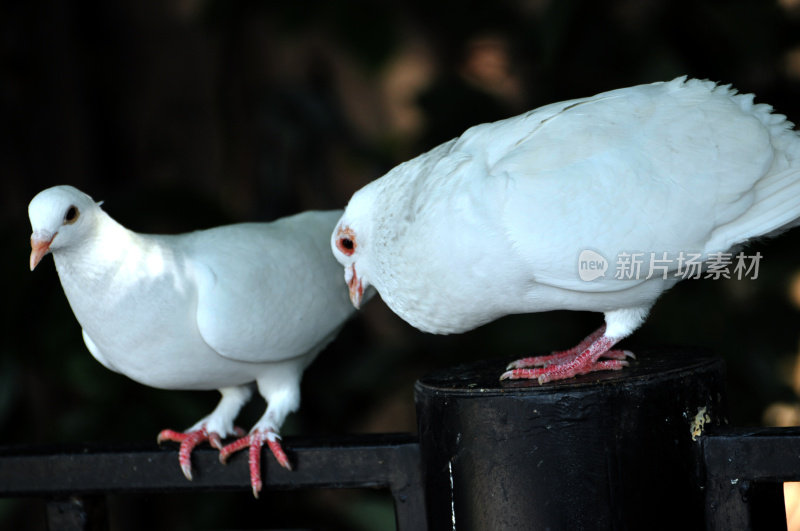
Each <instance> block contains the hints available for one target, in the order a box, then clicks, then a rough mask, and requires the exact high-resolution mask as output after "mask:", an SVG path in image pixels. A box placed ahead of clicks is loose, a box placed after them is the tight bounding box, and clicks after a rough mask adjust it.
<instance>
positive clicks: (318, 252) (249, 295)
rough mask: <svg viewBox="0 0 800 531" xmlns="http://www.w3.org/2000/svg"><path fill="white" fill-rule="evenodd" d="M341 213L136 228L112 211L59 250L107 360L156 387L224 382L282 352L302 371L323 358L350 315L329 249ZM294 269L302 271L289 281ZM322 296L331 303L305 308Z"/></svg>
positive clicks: (280, 358)
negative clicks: (201, 227) (175, 231)
mask: <svg viewBox="0 0 800 531" xmlns="http://www.w3.org/2000/svg"><path fill="white" fill-rule="evenodd" d="M339 215H340V214H339V213H338V212H335V211H334V212H325V213H306V214H303V215H301V216H299V217H297V216H296V217H293V218H285V219H282V220H279V221H277V222H274V223H272V224H255V223H253V224H239V225H232V226H226V227H218V228H215V229H209V230H205V231H198V232H194V233H190V234H184V235H178V236H161V235H143V234H136V233H134V232H131V231H129V230H127V229H125V228H124V227H122V226H121V225H119V224H118V223H116V222H115V221H114V220H113V219H111V218H110V217H108V216H107V215H106V214H105V213H104V212H102V211H101V212H100V213H99V214H98V216H102V219H103V222H102V224H103V230H102V231H100V232H101V233H100V234H97V235H96V237H94V238H91V239H89V240H87V241H86V243H85V245H84V246H76V247H73V248H70V249H69V250H68V251H66V252H58V253H54V258H55V263H56V269H57V270H58V274H59V278H60V279H61V283H62V286H63V288H64V292H65V293H66V295H67V299H68V300H69V302H70V306H71V307H72V310H73V312H74V313H75V316H76V318H77V319H78V322H79V323H80V324H81V327H82V328H83V331H84V334H85V338H87V346H88V347H89V350H90V352H92V354H93V355H94V356H95V357H96V358H97V359H98V360H99V361H100V362H101V363H103V365H105V366H106V367H108V368H109V369H111V370H114V371H116V372H119V373H122V374H125V375H126V376H128V377H130V378H131V379H133V380H136V381H137V382H140V383H143V384H145V385H150V386H153V387H159V388H164V389H217V388H220V387H229V386H231V385H241V384H242V383H247V382H251V381H255V380H257V379H258V376H259V375H260V374H261V373H269V372H270V371H271V370H273V369H274V368H275V366H276V365H277V364H280V363H282V362H289V363H288V365H300V367H299V369H300V373H302V370H303V369H304V368H305V366H306V365H307V364H308V363H310V361H311V359H308V360H307V361H303V358H313V356H314V355H315V354H316V353H317V352H318V351H319V350H321V348H323V347H324V346H325V344H326V343H327V342H328V341H329V340H331V339H333V337H332V336H333V335H335V333H336V331H337V330H338V328H339V327H340V326H341V325H342V324H343V322H344V321H345V319H346V318H347V317H348V316H349V315H350V313H351V312H352V308H349V306H350V305H349V303H348V301H347V296H346V292H345V291H344V289H337V288H341V286H339V282H337V284H336V285H334V284H333V283H332V282H331V281H330V277H331V276H332V275H331V274H330V269H331V262H332V260H328V257H327V256H326V255H325V254H323V252H322V251H327V236H328V235H327V233H326V232H327V230H326V229H328V228H329V227H331V226H333V224H334V223H335V221H336V219H338V217H339ZM323 234H324V239H323V238H322V237H321V236H322V235H323ZM303 240H306V241H303ZM315 240H316V241H315ZM323 244H324V245H325V247H322V245H323ZM326 266H327V268H326ZM326 269H327V271H326ZM216 271H222V272H224V273H222V274H217V273H215V272H216ZM286 271H292V272H293V276H294V274H296V275H297V276H296V277H294V278H295V279H296V282H297V283H295V282H294V281H293V282H281V281H277V280H279V279H280V278H282V274H285V273H286ZM337 271H338V269H337ZM326 277H327V279H328V282H327V284H328V285H327V286H326V285H325V284H326V283H325V279H326ZM336 280H337V281H339V278H338V274H337V278H336ZM315 284H316V285H320V288H321V289H318V290H315V289H313V288H314V287H315ZM255 287H259V288H260V289H259V290H258V291H255V292H254V291H253V289H254V288H255ZM314 306H318V307H319V308H320V309H323V308H324V309H326V310H327V311H318V312H305V311H302V310H307V309H309V308H313V307H314ZM133 309H137V310H138V311H136V310H133ZM100 316H102V318H100ZM306 327H308V329H306ZM308 330H314V331H315V332H314V333H308ZM292 331H297V333H296V334H292ZM297 377H299V374H298V376H297Z"/></svg>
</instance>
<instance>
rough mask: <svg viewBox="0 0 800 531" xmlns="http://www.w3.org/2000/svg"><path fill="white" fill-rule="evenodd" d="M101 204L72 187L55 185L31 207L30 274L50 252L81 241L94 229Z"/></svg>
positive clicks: (30, 205)
mask: <svg viewBox="0 0 800 531" xmlns="http://www.w3.org/2000/svg"><path fill="white" fill-rule="evenodd" d="M98 208H99V203H95V202H94V200H93V199H92V198H91V197H89V196H88V195H86V194H84V193H83V192H81V191H80V190H78V189H77V188H74V187H72V186H66V185H62V186H54V187H52V188H48V189H46V190H43V191H41V192H39V193H38V194H36V197H34V198H33V199H32V200H31V202H30V204H29V205H28V217H29V218H30V221H31V228H32V229H33V233H32V234H31V262H30V266H31V271H33V270H34V268H35V267H36V265H37V264H38V263H39V262H40V261H41V259H42V258H44V257H45V255H47V254H48V253H50V252H53V251H56V250H58V249H63V248H67V247H69V246H70V245H73V244H75V243H76V242H79V241H81V240H82V239H83V238H85V236H86V235H87V234H88V233H89V231H90V230H91V228H92V227H93V220H94V219H95V216H94V213H95V211H96V209H98Z"/></svg>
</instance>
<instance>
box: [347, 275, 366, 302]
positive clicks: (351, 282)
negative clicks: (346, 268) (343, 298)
mask: <svg viewBox="0 0 800 531" xmlns="http://www.w3.org/2000/svg"><path fill="white" fill-rule="evenodd" d="M350 268H351V269H350V272H351V275H350V278H349V279H348V280H347V287H348V288H350V302H352V303H353V306H355V308H356V310H358V307H359V306H360V305H361V297H363V296H364V285H363V284H362V282H361V279H360V278H358V275H356V267H355V265H352V266H350Z"/></svg>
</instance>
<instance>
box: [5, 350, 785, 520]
mask: <svg viewBox="0 0 800 531" xmlns="http://www.w3.org/2000/svg"><path fill="white" fill-rule="evenodd" d="M503 363H504V362H503V361H487V362H481V363H476V364H472V365H469V366H463V367H457V368H454V369H452V370H449V371H441V372H439V373H434V374H432V375H429V376H427V377H425V378H422V379H421V380H420V381H419V382H418V383H417V385H416V389H415V397H416V405H417V415H418V422H419V434H420V435H419V438H417V437H415V436H412V435H408V434H394V435H360V436H353V437H340V438H335V439H329V440H325V441H319V440H309V439H302V438H292V437H287V438H286V439H285V440H284V446H285V448H286V449H287V452H289V453H290V454H291V458H292V462H293V465H294V470H293V471H288V470H285V469H283V468H281V467H280V466H278V465H277V464H276V463H275V461H274V460H273V459H272V458H271V457H269V456H268V454H265V459H264V461H263V463H262V466H263V467H264V470H263V474H262V477H263V482H264V494H265V495H268V493H269V491H270V490H273V491H274V490H279V489H285V490H291V489H311V488H336V489H339V488H342V489H353V488H376V489H385V490H388V491H389V492H390V493H391V495H392V497H393V499H394V507H395V517H396V526H397V529H398V530H399V531H424V530H426V529H437V530H438V529H459V530H463V529H482V530H484V529H497V528H503V529H528V528H531V527H533V528H538V527H542V528H545V527H549V528H553V529H569V528H609V529H616V528H629V529H639V528H641V529H644V528H658V525H656V524H659V523H663V524H669V525H670V526H672V524H673V523H679V525H678V524H676V525H678V527H674V526H672V527H671V528H680V529H708V530H715V531H716V530H720V531H721V530H730V529H737V530H747V529H781V528H783V529H785V526H786V521H785V511H784V506H783V493H782V482H784V481H797V480H800V428H763V429H739V428H729V427H727V426H726V425H725V422H724V417H725V414H724V411H725V400H724V391H723V387H724V377H723V373H724V366H723V364H722V363H721V362H720V361H719V360H718V359H717V358H713V357H708V356H699V357H698V356H697V355H693V354H692V353H687V352H682V351H674V350H672V351H665V352H660V353H659V352H656V353H654V354H653V353H651V354H647V353H643V355H640V357H639V361H637V363H636V365H635V366H633V367H631V368H630V370H629V371H627V372H626V373H624V375H619V374H616V375H615V374H606V375H600V376H593V377H592V378H587V379H576V380H575V381H572V382H569V383H561V384H559V385H555V386H538V385H531V384H529V383H524V382H521V383H511V384H509V383H500V382H498V381H497V374H498V369H499V368H501V367H502V366H503ZM176 453H177V452H176V450H175V447H174V446H168V447H164V448H159V447H157V446H155V445H140V446H131V445H128V446H70V447H66V446H58V447H44V446H17V447H0V497H19V496H27V497H37V498H42V499H44V500H45V501H46V514H47V519H48V525H49V529H50V530H51V531H67V530H69V531H72V530H76V531H77V530H81V531H85V530H89V529H98V528H100V529H101V528H103V525H102V523H100V525H98V524H97V520H102V519H104V518H105V513H106V511H105V508H104V507H103V505H104V499H105V498H104V495H106V494H114V493H117V494H124V493H142V492H188V491H222V490H241V491H243V492H246V493H247V494H246V495H247V496H250V494H249V493H250V484H249V477H248V475H247V474H246V461H247V456H246V455H245V453H242V454H240V455H235V456H234V457H233V458H232V459H231V462H230V463H229V464H228V465H222V464H220V462H219V460H218V452H217V451H216V450H214V449H211V448H209V447H200V448H197V449H196V450H195V451H194V453H193V454H192V463H193V471H194V480H193V481H191V482H190V481H187V480H186V479H185V478H184V477H183V475H182V474H181V472H180V469H179V467H178V466H177V464H176V461H177V456H176ZM654 518H656V519H657V520H654ZM653 526H655V527H653Z"/></svg>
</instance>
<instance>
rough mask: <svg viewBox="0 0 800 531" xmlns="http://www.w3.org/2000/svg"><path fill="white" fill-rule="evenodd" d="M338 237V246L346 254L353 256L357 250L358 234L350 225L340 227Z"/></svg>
mask: <svg viewBox="0 0 800 531" xmlns="http://www.w3.org/2000/svg"><path fill="white" fill-rule="evenodd" d="M337 236H338V238H337V239H336V248H337V249H339V251H341V252H342V254H344V255H345V256H352V254H353V253H354V252H356V235H355V234H354V233H353V230H352V229H351V228H349V227H347V228H344V229H339V232H338V234H337Z"/></svg>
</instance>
